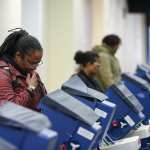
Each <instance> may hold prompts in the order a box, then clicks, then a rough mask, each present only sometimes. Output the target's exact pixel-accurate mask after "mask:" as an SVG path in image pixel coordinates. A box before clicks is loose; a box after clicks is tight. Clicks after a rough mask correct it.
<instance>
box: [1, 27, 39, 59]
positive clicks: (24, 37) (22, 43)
mask: <svg viewBox="0 0 150 150" xmlns="http://www.w3.org/2000/svg"><path fill="white" fill-rule="evenodd" d="M34 50H39V51H42V47H41V45H40V43H39V41H38V40H37V39H36V38H35V37H33V36H31V35H29V34H28V33H27V32H26V31H25V30H22V29H20V30H19V31H14V32H13V33H11V34H9V35H8V36H7V37H6V39H5V40H4V42H3V43H2V45H1V46H0V57H2V56H3V55H8V56H11V57H14V55H15V54H16V52H17V51H19V52H20V53H21V54H26V53H28V52H30V51H34Z"/></svg>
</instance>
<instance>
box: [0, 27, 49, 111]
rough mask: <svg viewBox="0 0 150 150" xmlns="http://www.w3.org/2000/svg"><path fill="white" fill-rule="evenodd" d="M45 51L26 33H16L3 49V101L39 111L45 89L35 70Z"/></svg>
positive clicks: (0, 95)
mask: <svg viewBox="0 0 150 150" xmlns="http://www.w3.org/2000/svg"><path fill="white" fill-rule="evenodd" d="M42 55H43V49H42V47H41V45H40V43H39V41H38V40H37V39H36V38H35V37H33V36H31V35H29V34H28V33H27V32H26V31H25V30H22V29H20V30H19V31H14V32H12V33H11V34H10V35H8V37H7V38H6V39H5V41H4V42H3V43H2V45H1V47H0V91H1V92H0V101H1V102H2V101H5V100H8V101H12V102H14V103H16V104H19V105H22V106H24V107H27V108H30V109H33V110H37V111H38V109H37V104H38V102H39V100H40V99H41V98H42V97H43V96H44V95H46V89H45V87H44V85H43V83H42V82H41V80H40V77H39V75H38V73H37V72H36V71H35V70H36V68H37V67H38V66H39V64H40V63H41V59H42Z"/></svg>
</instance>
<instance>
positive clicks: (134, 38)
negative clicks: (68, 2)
mask: <svg viewBox="0 0 150 150" xmlns="http://www.w3.org/2000/svg"><path fill="white" fill-rule="evenodd" d="M95 2H96V1H95ZM96 4H97V5H99V8H103V9H102V10H103V12H102V14H103V17H101V22H103V23H102V24H101V25H103V26H102V29H103V31H102V32H101V34H100V37H103V36H104V35H105V34H109V33H115V34H118V35H119V36H120V37H121V39H122V45H121V47H120V49H119V51H118V53H117V56H118V58H119V60H120V64H121V67H122V70H123V71H125V72H133V71H134V70H135V68H136V65H137V64H139V63H143V62H145V49H146V48H145V18H144V16H143V15H142V14H129V13H128V12H127V5H126V1H121V0H113V1H112V0H105V1H103V7H102V5H100V4H99V3H96ZM96 4H95V5H96ZM97 9H98V8H97ZM97 15H98V14H97ZM98 16H99V18H100V16H101V14H99V15H98ZM93 23H94V24H95V23H96V22H93ZM94 32H96V31H94ZM97 32H99V30H97ZM102 34H103V35H102ZM95 41H96V40H95ZM95 41H93V43H97V44H99V42H95ZM133 60H134V61H133Z"/></svg>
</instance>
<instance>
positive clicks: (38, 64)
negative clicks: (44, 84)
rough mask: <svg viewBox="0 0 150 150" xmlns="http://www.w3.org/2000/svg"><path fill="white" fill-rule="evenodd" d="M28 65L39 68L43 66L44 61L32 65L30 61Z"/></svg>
mask: <svg viewBox="0 0 150 150" xmlns="http://www.w3.org/2000/svg"><path fill="white" fill-rule="evenodd" d="M28 63H29V64H30V66H31V67H38V66H40V65H42V64H43V61H42V60H41V61H40V62H39V63H31V62H29V61H28Z"/></svg>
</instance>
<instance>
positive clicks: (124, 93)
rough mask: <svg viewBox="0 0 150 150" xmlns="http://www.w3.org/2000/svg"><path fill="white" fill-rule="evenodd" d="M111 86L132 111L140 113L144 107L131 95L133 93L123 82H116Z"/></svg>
mask: <svg viewBox="0 0 150 150" xmlns="http://www.w3.org/2000/svg"><path fill="white" fill-rule="evenodd" d="M112 87H114V89H115V90H116V92H117V93H118V94H119V95H120V96H121V97H122V99H123V100H124V101H125V102H126V103H127V104H128V105H129V106H130V107H132V109H133V111H135V112H136V113H140V112H141V111H142V110H143V109H144V108H143V106H142V104H141V103H140V102H139V101H138V99H137V98H136V97H135V96H134V95H133V93H132V92H131V91H130V90H129V89H128V88H127V87H126V86H125V84H124V83H123V82H118V83H116V84H114V85H113V86H112Z"/></svg>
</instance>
